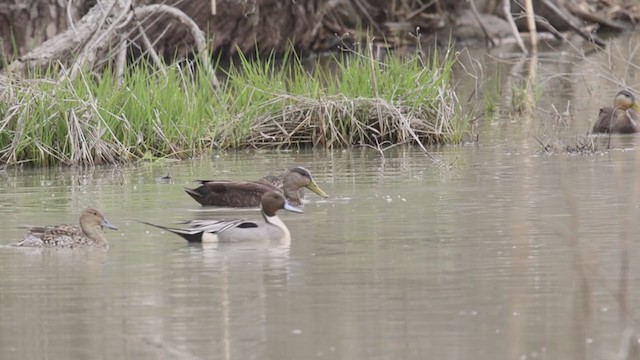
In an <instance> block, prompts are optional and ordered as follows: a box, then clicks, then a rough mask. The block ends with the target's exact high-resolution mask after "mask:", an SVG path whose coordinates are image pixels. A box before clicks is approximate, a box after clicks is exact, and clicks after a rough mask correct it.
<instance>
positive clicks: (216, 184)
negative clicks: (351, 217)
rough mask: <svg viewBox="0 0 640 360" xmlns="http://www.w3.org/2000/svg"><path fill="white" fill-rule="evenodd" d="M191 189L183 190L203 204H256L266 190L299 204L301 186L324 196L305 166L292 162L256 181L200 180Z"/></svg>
mask: <svg viewBox="0 0 640 360" xmlns="http://www.w3.org/2000/svg"><path fill="white" fill-rule="evenodd" d="M199 182H200V184H201V185H200V186H199V187H197V188H195V189H185V191H186V192H187V194H189V195H190V196H191V197H192V198H194V199H195V200H196V201H197V202H199V203H200V204H201V205H203V206H227V207H258V206H260V202H261V199H262V195H264V194H266V193H268V192H269V191H279V192H281V193H283V194H284V196H285V198H286V199H287V201H288V203H289V204H291V205H293V206H302V205H303V203H302V200H303V199H304V190H303V189H304V188H305V187H306V188H307V189H309V190H311V191H313V192H314V193H316V194H318V195H319V196H322V197H327V194H325V192H324V191H322V189H320V187H319V186H318V184H316V182H315V181H314V180H313V176H311V173H310V172H309V170H307V169H305V168H303V167H302V166H296V167H294V168H292V169H291V170H289V171H288V172H286V173H285V174H283V175H280V176H265V177H262V178H260V179H258V180H257V181H226V180H200V181H199Z"/></svg>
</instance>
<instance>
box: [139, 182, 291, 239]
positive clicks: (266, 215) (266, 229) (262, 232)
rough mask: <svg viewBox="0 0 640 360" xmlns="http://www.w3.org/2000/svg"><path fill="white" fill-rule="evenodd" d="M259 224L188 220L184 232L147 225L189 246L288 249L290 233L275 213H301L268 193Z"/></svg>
mask: <svg viewBox="0 0 640 360" xmlns="http://www.w3.org/2000/svg"><path fill="white" fill-rule="evenodd" d="M260 202H261V204H260V208H261V212H262V217H263V220H236V219H234V220H192V221H189V222H186V224H187V226H188V227H187V228H185V229H178V228H171V227H166V226H162V225H156V224H152V223H148V222H144V221H143V222H142V223H144V224H147V225H151V226H155V227H157V228H160V229H163V230H166V231H170V232H172V233H174V234H177V235H180V236H181V237H183V238H184V239H185V240H187V241H188V242H190V243H236V242H276V243H278V244H285V245H288V244H290V243H291V233H290V232H289V229H288V228H287V226H286V225H285V224H284V223H283V222H282V220H280V218H279V217H278V215H276V212H277V211H278V210H280V209H284V210H287V211H292V212H297V213H302V210H301V209H298V208H296V207H293V206H291V205H290V204H289V203H288V202H287V200H286V199H285V198H284V196H283V195H282V193H280V192H279V191H270V192H267V193H266V194H264V195H263V196H262V198H261V201H260Z"/></svg>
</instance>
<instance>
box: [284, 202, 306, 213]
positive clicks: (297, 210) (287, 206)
mask: <svg viewBox="0 0 640 360" xmlns="http://www.w3.org/2000/svg"><path fill="white" fill-rule="evenodd" d="M284 209H285V210H287V211H291V212H294V213H299V214H302V213H304V211H302V209H300V208H297V207H295V206H293V205H291V204H289V202H288V201H285V202H284Z"/></svg>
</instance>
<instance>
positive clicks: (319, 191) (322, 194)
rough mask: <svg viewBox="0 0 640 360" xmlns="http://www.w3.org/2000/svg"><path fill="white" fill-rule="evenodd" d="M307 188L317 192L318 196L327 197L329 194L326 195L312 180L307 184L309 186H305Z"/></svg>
mask: <svg viewBox="0 0 640 360" xmlns="http://www.w3.org/2000/svg"><path fill="white" fill-rule="evenodd" d="M307 189H309V190H311V191H313V192H314V193H316V194H318V195H319V196H322V197H323V198H326V197H329V195H327V194H326V193H325V192H324V191H322V189H320V187H319V186H318V184H316V182H315V181H313V180H311V184H309V186H307Z"/></svg>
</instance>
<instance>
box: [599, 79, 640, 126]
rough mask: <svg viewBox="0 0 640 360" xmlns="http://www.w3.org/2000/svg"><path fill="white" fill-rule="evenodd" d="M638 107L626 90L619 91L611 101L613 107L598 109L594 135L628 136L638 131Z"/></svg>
mask: <svg viewBox="0 0 640 360" xmlns="http://www.w3.org/2000/svg"><path fill="white" fill-rule="evenodd" d="M639 112H640V105H638V102H636V98H635V96H633V94H632V93H630V92H629V91H627V90H620V91H619V92H618V93H617V94H616V97H615V98H614V99H613V107H609V106H607V107H603V108H602V109H600V114H599V115H598V120H597V121H596V123H595V124H594V125H593V132H594V133H618V134H630V133H635V132H638V131H640V113H639Z"/></svg>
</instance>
